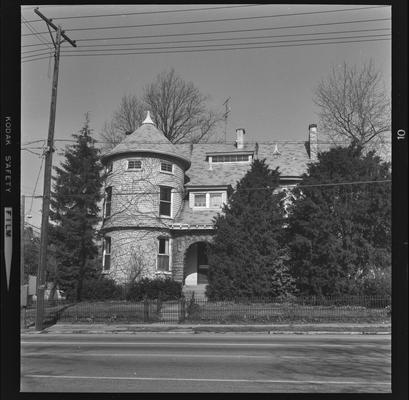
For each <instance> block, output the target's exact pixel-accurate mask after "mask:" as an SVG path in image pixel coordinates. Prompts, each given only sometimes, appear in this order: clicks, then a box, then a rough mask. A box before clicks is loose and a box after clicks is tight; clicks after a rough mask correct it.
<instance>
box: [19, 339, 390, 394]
mask: <svg viewBox="0 0 409 400" xmlns="http://www.w3.org/2000/svg"><path fill="white" fill-rule="evenodd" d="M21 390H22V391H24V392H39V391H40V392H73V391H74V392H271V393H273V392H292V393H299V392H326V393H353V392H372V393H390V392H391V340H390V335H345V334H344V335H315V334H314V335H312V334H310V335H265V334H251V335H248V334H246V335H244V334H199V335H197V334H196V335H195V334H184V333H177V334H176V333H175V334H169V333H166V334H158V333H156V334H155V333H152V334H146V333H145V334H132V335H118V334H114V335H109V334H104V335H98V334H90V335H84V334H74V335H69V334H65V335H51V334H39V335H32V334H31V335H30V334H29V335H22V337H21Z"/></svg>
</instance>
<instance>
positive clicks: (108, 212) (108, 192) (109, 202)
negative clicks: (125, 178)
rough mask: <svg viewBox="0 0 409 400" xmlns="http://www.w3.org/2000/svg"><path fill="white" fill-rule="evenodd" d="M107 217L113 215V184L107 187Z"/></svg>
mask: <svg viewBox="0 0 409 400" xmlns="http://www.w3.org/2000/svg"><path fill="white" fill-rule="evenodd" d="M105 193H106V196H105V218H108V217H110V216H111V203H112V186H109V187H107V188H106V189H105Z"/></svg>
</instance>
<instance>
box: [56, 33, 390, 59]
mask: <svg viewBox="0 0 409 400" xmlns="http://www.w3.org/2000/svg"><path fill="white" fill-rule="evenodd" d="M383 36H391V34H390V33H386V34H377V35H358V36H343V37H337V38H330V39H327V38H316V39H295V40H275V41H272V42H247V43H246V42H244V43H243V42H241V43H227V44H226V43H222V44H213V43H212V44H204V45H187V46H165V47H154V48H135V49H134V48H122V49H121V48H119V49H86V50H74V51H64V52H63V54H69V53H73V52H74V53H77V52H83V53H87V52H98V51H99V52H101V51H105V52H108V51H130V50H131V51H132V50H163V49H165V50H166V49H188V48H204V47H223V46H224V47H225V46H250V45H260V44H275V43H295V42H314V41H319V40H344V39H361V38H374V37H383Z"/></svg>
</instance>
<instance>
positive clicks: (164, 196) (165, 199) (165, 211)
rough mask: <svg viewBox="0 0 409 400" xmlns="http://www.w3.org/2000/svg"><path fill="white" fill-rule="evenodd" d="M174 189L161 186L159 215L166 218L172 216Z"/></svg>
mask: <svg viewBox="0 0 409 400" xmlns="http://www.w3.org/2000/svg"><path fill="white" fill-rule="evenodd" d="M171 191H172V188H170V187H167V186H160V198H159V215H164V216H166V217H170V216H171V209H172V207H171V201H172V194H171Z"/></svg>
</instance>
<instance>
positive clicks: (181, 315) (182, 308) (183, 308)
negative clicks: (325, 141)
mask: <svg viewBox="0 0 409 400" xmlns="http://www.w3.org/2000/svg"><path fill="white" fill-rule="evenodd" d="M185 319H186V299H185V297H184V296H182V297H181V298H180V299H179V323H180V322H184V321H185Z"/></svg>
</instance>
